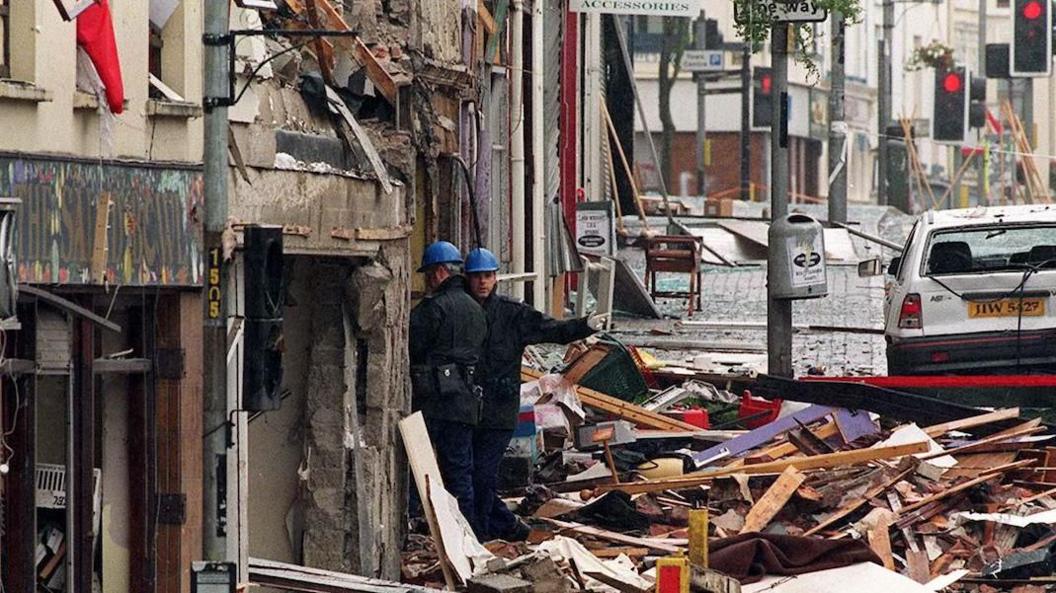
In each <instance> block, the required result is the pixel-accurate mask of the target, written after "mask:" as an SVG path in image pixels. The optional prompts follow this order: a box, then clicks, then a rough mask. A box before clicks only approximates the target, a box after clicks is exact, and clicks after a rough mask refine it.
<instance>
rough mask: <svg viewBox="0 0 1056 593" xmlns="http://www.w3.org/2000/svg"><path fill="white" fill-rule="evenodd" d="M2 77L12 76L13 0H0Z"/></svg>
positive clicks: (0, 61)
mask: <svg viewBox="0 0 1056 593" xmlns="http://www.w3.org/2000/svg"><path fill="white" fill-rule="evenodd" d="M0 46H2V47H0V78H11V0H0Z"/></svg>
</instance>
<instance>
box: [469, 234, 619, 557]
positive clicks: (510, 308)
mask: <svg viewBox="0 0 1056 593" xmlns="http://www.w3.org/2000/svg"><path fill="white" fill-rule="evenodd" d="M498 269H499V261H498V259H497V258H496V257H495V255H494V254H493V253H491V252H490V251H488V250H487V249H483V248H478V249H474V250H473V251H470V252H469V254H468V255H467V257H466V277H467V278H468V281H469V290H470V294H472V295H473V297H474V298H475V299H477V301H478V302H479V303H480V304H481V306H482V307H483V308H484V312H485V313H486V314H487V318H488V339H487V342H486V344H485V347H484V351H483V357H482V359H481V373H480V377H481V384H482V385H483V387H484V409H483V411H482V412H481V415H480V422H479V423H478V424H477V428H476V430H475V431H474V435H473V463H474V469H473V478H474V480H475V484H474V486H473V488H474V494H475V497H476V515H477V521H478V522H479V525H480V528H481V530H482V531H483V535H484V537H486V538H489V539H492V538H502V539H506V540H510V541H515V540H523V539H524V538H525V537H527V535H528V528H527V526H525V525H524V523H521V522H520V521H519V520H518V519H517V517H516V516H515V515H514V514H513V513H511V512H510V510H509V509H508V508H506V505H505V503H503V502H502V500H501V499H499V497H498V495H496V493H495V488H496V483H497V481H498V471H499V463H500V462H501V461H502V458H503V455H504V454H505V453H506V449H507V447H509V445H510V439H511V438H512V437H513V431H514V428H516V426H517V416H518V413H519V411H520V407H521V358H522V357H523V356H524V347H525V346H528V345H531V344H543V343H552V344H569V343H571V342H574V341H576V340H581V339H583V338H586V337H588V336H590V335H591V334H593V333H594V332H595V331H597V330H598V329H600V328H601V326H602V325H603V324H604V323H605V320H606V317H605V316H602V315H593V316H591V317H584V318H581V319H571V320H568V321H557V320H555V319H552V318H550V317H549V316H547V315H545V314H543V313H540V312H539V311H536V310H535V309H533V308H532V307H530V306H528V305H526V304H524V303H522V302H520V301H517V300H514V299H511V298H508V297H505V296H502V295H499V294H495V285H496V280H497V278H496V275H495V273H496V271H497V270H498Z"/></svg>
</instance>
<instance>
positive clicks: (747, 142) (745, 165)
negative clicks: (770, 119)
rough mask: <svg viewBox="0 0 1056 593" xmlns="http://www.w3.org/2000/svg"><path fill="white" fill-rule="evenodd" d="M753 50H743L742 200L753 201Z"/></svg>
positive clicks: (747, 48) (746, 48)
mask: <svg viewBox="0 0 1056 593" xmlns="http://www.w3.org/2000/svg"><path fill="white" fill-rule="evenodd" d="M751 62H752V48H751V44H750V42H745V44H744V48H743V49H742V50H741V199H742V200H744V201H746V202H748V201H751V199H752V117H751V109H752V97H751V93H752V64H751Z"/></svg>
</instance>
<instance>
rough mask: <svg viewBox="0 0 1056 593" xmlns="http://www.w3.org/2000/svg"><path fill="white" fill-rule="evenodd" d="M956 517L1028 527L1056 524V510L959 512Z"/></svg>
mask: <svg viewBox="0 0 1056 593" xmlns="http://www.w3.org/2000/svg"><path fill="white" fill-rule="evenodd" d="M954 517H956V518H958V519H967V520H969V521H992V522H994V523H1001V524H1003V525H1012V526H1013V527H1027V526H1028V525H1037V524H1039V523H1040V524H1045V525H1052V524H1056V511H1042V512H1040V513H1034V514H1033V515H1025V516H1021V515H1013V514H1011V513H957V514H956V515H954Z"/></svg>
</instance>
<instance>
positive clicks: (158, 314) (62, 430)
mask: <svg viewBox="0 0 1056 593" xmlns="http://www.w3.org/2000/svg"><path fill="white" fill-rule="evenodd" d="M115 4H116V3H115ZM149 4H150V3H147V2H121V3H120V4H119V5H115V6H114V7H113V12H112V14H111V13H110V12H109V11H106V10H105V9H102V8H100V9H95V12H92V13H89V14H87V15H86V16H88V17H89V18H91V19H94V20H92V21H91V22H89V21H85V23H84V24H83V25H81V26H83V27H84V30H83V32H84V33H85V34H86V35H87V34H89V33H91V34H93V35H94V34H96V33H100V32H101V31H102V28H103V26H104V25H106V24H109V23H112V27H113V35H112V36H106V35H100V36H98V37H96V41H92V42H88V43H86V44H81V45H78V43H77V39H78V26H79V24H78V23H76V22H73V21H67V20H64V18H63V15H62V14H61V13H60V11H59V10H57V4H56V3H55V2H52V0H20V1H17V2H3V3H0V8H3V10H2V11H0V19H2V21H3V22H2V27H0V29H2V30H3V32H4V34H3V35H2V42H3V44H4V47H3V48H2V51H0V55H2V56H3V59H4V62H3V63H2V64H0V70H2V76H0V78H2V80H0V130H3V134H2V136H0V198H2V199H0V204H2V205H3V208H5V209H6V210H5V213H4V223H3V227H4V231H3V232H2V233H0V234H2V235H3V239H4V246H3V249H4V257H5V261H14V262H17V263H16V264H15V265H14V266H13V269H11V272H12V276H13V278H14V279H15V280H17V282H18V284H19V285H20V286H19V291H18V292H19V295H18V300H17V305H15V306H12V307H8V306H7V305H6V304H5V306H4V307H3V309H4V311H3V313H4V314H3V317H5V318H7V319H6V321H4V323H3V326H2V327H3V330H2V332H0V335H2V337H0V344H2V352H0V356H2V365H0V369H2V371H3V376H2V378H0V419H2V424H3V426H2V428H0V435H3V436H2V437H0V440H2V443H0V462H2V464H3V467H2V468H0V500H2V504H0V508H2V519H0V582H2V585H0V588H2V589H3V590H4V591H8V592H12V593H14V592H19V593H23V592H24V593H29V592H33V591H40V590H51V591H92V590H96V591H103V592H105V593H111V592H113V593H118V592H120V593H125V592H127V591H172V592H178V591H188V590H189V575H190V563H191V561H192V560H194V559H196V558H199V557H200V554H201V538H200V533H201V527H200V525H201V519H200V509H201V505H202V503H201V474H202V470H201V458H202V457H201V453H202V451H201V446H200V445H199V442H200V435H201V418H202V406H201V397H202V388H201V377H202V370H201V368H202V361H201V355H200V352H201V348H200V346H199V345H200V342H201V317H202V304H201V291H200V287H201V285H202V280H203V273H202V227H201V222H200V214H199V213H200V212H201V209H202V205H203V204H204V194H203V190H202V173H201V158H202V156H201V155H202V125H201V119H200V118H199V116H200V114H201V109H200V107H199V105H198V103H197V102H196V101H197V99H194V98H196V97H200V96H201V75H200V67H199V66H198V65H199V64H200V62H201V49H200V44H198V43H196V40H197V39H200V37H201V13H200V7H199V4H198V3H193V2H185V3H182V4H180V3H176V4H174V5H173V8H174V10H172V11H169V12H168V13H167V14H163V15H156V14H153V13H152V12H151V11H150V10H149V8H150V7H149V6H148V5H149ZM152 17H153V18H152ZM89 25H91V26H89ZM103 38H108V39H111V40H116V44H114V45H112V46H108V47H103V45H100V44H99V43H98V40H100V39H103ZM89 54H91V57H89ZM118 64H119V65H118ZM115 75H116V80H118V81H123V83H124V84H123V85H120V84H114V83H113V82H111V84H110V85H109V87H108V88H104V86H106V85H105V83H104V82H103V80H111V81H112V80H114V79H113V78H112V77H113V76H115ZM122 86H123V89H122V88H121V87H122ZM161 88H164V89H165V91H164V92H162V91H161V90H160V89H161ZM183 97H188V98H191V99H190V100H184V99H183ZM8 212H10V214H8ZM12 221H13V222H14V225H13V226H11V224H10V223H11V222H12ZM9 258H10V259H9ZM4 287H5V289H4V294H5V295H8V294H10V293H9V291H8V289H9V288H10V286H9V285H8V284H7V283H6V281H5V283H4Z"/></svg>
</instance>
